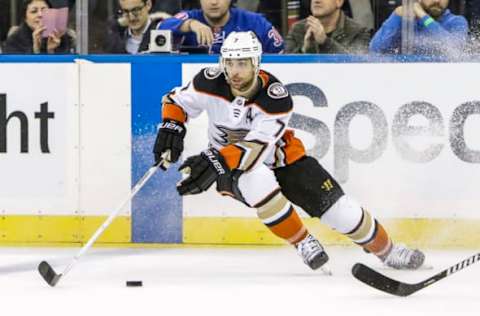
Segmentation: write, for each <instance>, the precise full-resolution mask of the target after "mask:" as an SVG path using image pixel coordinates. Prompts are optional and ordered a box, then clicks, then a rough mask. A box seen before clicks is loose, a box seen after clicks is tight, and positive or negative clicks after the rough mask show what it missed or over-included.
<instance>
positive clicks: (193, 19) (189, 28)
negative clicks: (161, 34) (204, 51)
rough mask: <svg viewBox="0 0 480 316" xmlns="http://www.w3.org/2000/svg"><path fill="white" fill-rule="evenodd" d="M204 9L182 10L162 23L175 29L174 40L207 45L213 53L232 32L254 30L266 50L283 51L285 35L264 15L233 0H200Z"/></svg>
mask: <svg viewBox="0 0 480 316" xmlns="http://www.w3.org/2000/svg"><path fill="white" fill-rule="evenodd" d="M200 5H201V9H200V10H191V11H182V12H180V13H178V14H177V15H175V16H174V17H173V18H170V19H167V20H165V21H164V22H162V24H160V26H159V29H163V30H172V31H173V35H174V42H175V43H177V44H180V45H184V46H206V47H209V52H210V53H212V54H218V53H220V47H221V46H222V44H223V41H224V40H225V38H226V37H227V36H228V34H230V33H231V32H232V31H237V32H238V31H253V32H254V33H255V35H256V36H257V37H258V39H259V40H260V42H261V44H262V49H263V51H264V52H265V53H274V54H276V53H281V52H282V51H283V48H284V43H283V38H282V36H281V35H280V34H279V33H278V31H277V30H276V29H275V27H273V26H272V24H271V23H270V22H268V21H267V20H266V19H265V18H264V17H262V16H261V15H260V14H257V13H253V12H249V11H245V10H242V9H237V8H231V0H200Z"/></svg>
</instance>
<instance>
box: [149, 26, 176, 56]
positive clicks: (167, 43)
mask: <svg viewBox="0 0 480 316" xmlns="http://www.w3.org/2000/svg"><path fill="white" fill-rule="evenodd" d="M148 51H149V52H150V53H170V52H171V51H172V31H170V30H152V31H150V45H149V46H148Z"/></svg>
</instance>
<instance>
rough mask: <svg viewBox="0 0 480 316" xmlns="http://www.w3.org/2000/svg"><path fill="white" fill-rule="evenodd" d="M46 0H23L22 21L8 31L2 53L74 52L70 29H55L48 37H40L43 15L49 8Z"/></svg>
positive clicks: (73, 38)
mask: <svg viewBox="0 0 480 316" xmlns="http://www.w3.org/2000/svg"><path fill="white" fill-rule="evenodd" d="M51 7H52V6H51V4H50V2H49V1H48V0H24V2H23V7H22V13H23V22H22V23H21V24H20V25H19V26H18V27H17V28H16V29H14V30H11V31H10V35H9V36H8V37H7V40H6V41H5V46H4V53H11V54H12V53H13V54H68V53H74V49H75V36H74V35H73V34H72V32H70V31H68V30H67V31H66V32H64V33H63V34H61V33H59V32H58V31H57V30H55V31H54V32H53V33H51V34H50V35H49V36H48V37H42V33H43V31H44V30H45V26H44V23H43V16H44V13H45V11H46V10H47V9H48V8H51Z"/></svg>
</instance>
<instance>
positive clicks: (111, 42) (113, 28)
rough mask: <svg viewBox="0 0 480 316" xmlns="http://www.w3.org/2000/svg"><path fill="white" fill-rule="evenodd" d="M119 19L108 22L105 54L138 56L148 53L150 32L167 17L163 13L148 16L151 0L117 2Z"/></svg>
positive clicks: (122, 0) (120, 0)
mask: <svg viewBox="0 0 480 316" xmlns="http://www.w3.org/2000/svg"><path fill="white" fill-rule="evenodd" d="M118 4H119V5H120V17H119V18H114V19H112V20H111V21H110V25H109V28H108V34H107V36H106V38H105V47H104V50H105V53H110V54H138V53H142V52H146V51H148V46H149V43H150V31H151V30H155V29H156V27H157V25H158V23H160V22H161V21H162V20H163V19H165V18H167V17H169V15H167V14H165V13H161V12H158V13H155V14H151V15H150V10H151V9H152V2H151V0H119V1H118Z"/></svg>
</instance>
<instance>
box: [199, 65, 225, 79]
mask: <svg viewBox="0 0 480 316" xmlns="http://www.w3.org/2000/svg"><path fill="white" fill-rule="evenodd" d="M221 74H222V71H221V70H220V67H208V68H205V70H204V71H203V75H204V76H205V78H207V79H210V80H213V79H216V78H218V76H220V75H221Z"/></svg>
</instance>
